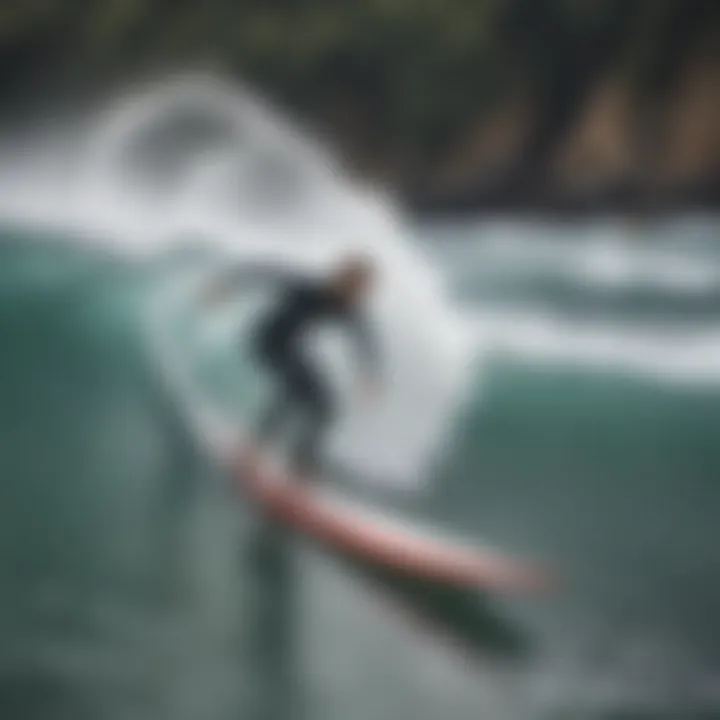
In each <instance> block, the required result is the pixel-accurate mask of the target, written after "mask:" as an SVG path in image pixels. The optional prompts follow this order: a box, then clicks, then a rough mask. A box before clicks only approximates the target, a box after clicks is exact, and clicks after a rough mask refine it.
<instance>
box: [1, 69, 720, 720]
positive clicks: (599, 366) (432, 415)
mask: <svg viewBox="0 0 720 720" xmlns="http://www.w3.org/2000/svg"><path fill="white" fill-rule="evenodd" d="M81 120H82V122H80V120H78V122H77V123H76V124H73V123H70V125H69V126H68V127H63V128H54V132H53V133H50V132H49V129H48V123H46V124H45V126H44V127H43V129H42V130H41V131H40V134H39V135H35V136H32V137H29V138H27V137H26V138H24V140H22V141H21V139H19V138H18V137H14V138H11V139H7V138H6V139H3V142H1V143H0V152H1V153H2V157H3V160H4V162H3V169H2V171H0V188H2V194H1V196H0V343H1V350H0V471H1V472H0V478H1V480H0V718H2V719H3V720H5V718H8V719H9V720H16V719H18V720H20V719H22V720H26V719H27V720H46V719H47V720H62V719H64V718H68V719H72V720H85V719H87V720H105V719H106V718H107V719H109V720H116V719H117V720H126V719H128V718H132V719H133V720H142V719H143V718H147V719H148V720H150V719H152V720H164V719H165V718H167V719H168V720H170V719H172V720H183V719H187V720H196V719H197V718H203V720H215V719H217V720H224V719H225V718H228V719H230V718H233V719H234V718H252V719H255V718H257V719H258V720H261V719H262V720H265V719H270V718H277V719H282V720H291V719H292V720H295V719H297V720H300V719H303V720H304V719H305V718H308V719H311V720H326V719H327V720H336V719H337V718H342V719H343V720H345V719H348V720H352V719H354V718H357V719H358V720H374V719H378V720H386V719H388V718H390V719H392V720H395V719H398V720H404V719H405V718H408V719H410V718H412V719H414V720H434V719H435V718H438V717H442V718H446V719H447V720H451V719H452V720H456V719H457V720H471V719H473V720H474V719H476V718H491V719H492V720H504V719H506V718H507V719H508V720H627V719H630V718H638V719H639V718H642V719H649V718H652V719H653V720H655V719H657V720H665V718H673V719H676V718H677V719H678V720H680V719H681V720H689V719H694V718H703V719H708V718H715V717H720V622H719V621H718V619H717V609H718V607H720V542H718V540H719V539H720V533H719V532H718V529H717V527H718V521H717V515H718V507H720V488H719V487H718V484H717V477H718V474H719V472H720V452H718V450H717V428H718V426H719V425H720V246H718V244H717V239H718V231H719V229H720V224H719V223H718V220H717V219H716V218H711V217H710V218H707V217H706V218H703V217H679V218H677V219H674V220H665V221H662V222H659V221H658V222H655V223H651V222H646V223H645V224H642V225H640V224H638V223H637V222H634V223H628V222H624V221H623V220H622V219H614V220H605V221H586V222H581V221H576V222H565V223H562V222H552V223H551V222H548V221H544V220H540V219H527V220H524V221H517V220H512V219H508V218H497V219H490V218H486V219H484V220H482V221H478V222H476V223H465V224H459V223H445V224H435V225H424V226H421V227H412V226H411V225H410V223H409V222H408V221H406V220H404V219H403V218H401V217H400V216H399V215H398V214H397V212H395V211H394V210H393V208H392V205H391V203H390V202H389V201H388V199H387V198H385V197H383V196H378V194H377V193H375V192H371V191H368V190H367V189H361V188H359V187H357V186H355V185H353V184H352V183H350V182H349V181H348V180H347V179H346V178H344V176H343V175H342V172H341V171H340V170H339V169H338V168H337V167H335V166H334V165H333V163H332V161H331V159H330V158H329V157H328V156H327V154H326V153H325V151H324V150H323V149H321V148H318V147H317V146H316V145H315V144H314V143H312V142H310V141H309V140H308V139H307V138H304V137H303V136H302V134H301V133H300V132H299V131H298V129H297V128H296V127H295V126H294V125H293V124H292V123H291V122H290V121H289V120H288V119H287V118H285V117H284V115H283V114H282V113H277V111H274V110H272V109H271V108H268V107H267V106H266V105H264V104H263V103H262V102H260V101H259V100H258V99H257V98H256V97H255V96H254V95H252V94H251V93H248V92H247V91H242V90H240V91H239V90H237V88H228V87H226V86H224V85H222V84H219V83H217V82H215V81H212V80H208V79H207V78H204V79H200V80H198V79H197V78H190V79H180V80H177V81H168V82H166V83H161V84H160V85H159V86H152V87H151V88H150V89H149V90H147V91H144V92H138V93H137V94H133V95H130V96H128V97H123V98H120V99H119V100H118V101H117V103H115V104H113V105H112V106H111V107H109V108H106V109H105V110H104V111H103V112H100V113H99V115H98V116H97V117H90V118H88V117H83V118H82V119H81ZM11 151H12V152H11ZM349 246H350V247H353V248H356V247H360V248H362V249H364V250H365V251H366V252H371V253H372V254H373V255H374V256H376V257H377V258H378V260H379V262H380V264H381V267H382V270H383V277H385V278H386V282H385V283H384V285H383V287H382V288H381V292H380V293H378V295H379V297H378V301H377V304H376V305H375V306H373V307H372V308H371V310H372V313H373V317H374V319H375V321H376V322H377V324H378V331H379V332H380V335H381V338H382V345H383V349H384V350H385V355H386V357H387V362H388V368H389V374H388V383H387V388H386V390H387V392H386V394H385V397H384V398H383V399H382V402H381V403H380V404H379V405H378V407H377V408H375V409H366V410H362V409H359V408H356V407H355V405H354V404H353V403H352V402H349V401H347V402H346V400H347V399H348V397H349V396H348V395H347V390H348V385H347V381H348V367H347V363H346V359H345V358H344V355H343V353H342V351H341V350H342V348H341V347H340V348H339V347H338V346H337V344H336V342H335V339H334V338H332V337H330V338H322V337H321V338H318V347H319V350H320V352H322V353H324V354H325V360H326V361H328V362H329V363H330V366H331V367H332V368H333V374H332V378H333V382H337V391H338V396H339V397H340V398H341V399H343V402H342V405H341V407H342V409H343V411H344V412H343V414H342V422H341V423H340V425H339V427H338V429H337V434H336V435H334V436H333V437H332V438H331V443H330V448H329V449H330V451H331V453H332V458H333V460H334V462H335V463H337V465H338V466H339V467H341V468H342V472H339V473H335V472H333V473H332V477H331V478H330V480H331V481H332V482H337V483H338V484H340V485H342V486H343V487H344V488H345V489H346V491H347V492H353V493H356V494H358V495H361V496H363V497H365V498H367V499H370V500H372V501H374V502H375V503H379V504H381V505H385V506H386V508H387V509H388V510H391V511H392V512H395V513H398V514H400V515H409V516H420V517H422V518H425V519H429V520H432V521H433V522H434V523H436V524H438V525H440V526H441V527H442V528H443V529H444V530H446V531H448V532H455V533H458V534H461V535H464V536H468V537H470V538H472V539H474V540H475V541H477V542H485V543H488V544H490V545H493V546H496V547H497V548H499V549H501V550H504V551H505V552H507V553H511V554H513V555H517V556H518V557H520V558H527V559H528V560H532V561H536V562H539V563H545V564H547V565H549V566H550V567H551V568H552V569H553V570H554V572H555V573H556V575H557V578H558V586H557V588H556V591H555V592H554V593H553V594H551V595H550V596H546V597H542V598H537V597H522V596H517V597H507V596H506V597H502V596H499V595H494V594H485V595H483V594H480V593H477V594H476V593H472V594H463V595H456V594H454V593H449V592H447V591H444V590H442V589H438V588H433V589H428V588H422V587H418V586H417V585H413V584H412V583H407V582H399V581H397V579H394V578H390V577H383V576H381V575H380V574H379V573H377V572H376V571H375V572H374V571H373V570H372V568H360V567H349V566H347V565H345V564H343V563H340V562H338V561H336V560H335V559H333V558H332V557H330V556H328V555H327V554H326V553H323V552H321V551H318V550H317V549H316V548H313V547H311V546H309V545H308V544H307V543H305V542H304V541H303V540H302V539H301V538H297V537H291V536H289V535H288V534H287V533H286V532H283V531H282V530H281V529H278V528H268V527H267V526H266V525H265V524H264V523H263V522H262V520H261V519H260V518H258V517H257V514H256V513H255V512H254V511H253V508H252V507H248V506H247V505H246V504H245V503H243V501H242V499H241V498H239V497H238V496H237V494H236V493H235V492H234V491H233V488H232V485H231V483H230V482H229V478H228V477H227V476H226V475H225V474H224V473H223V471H222V469H221V468H220V467H219V465H218V463H217V455H216V452H215V448H216V445H217V444H218V443H220V442H222V443H225V442H227V441H228V440H234V438H235V437H237V438H238V439H239V438H240V437H241V436H242V433H243V430H244V428H245V427H246V426H247V422H248V421H249V420H251V419H252V417H253V416H254V414H255V413H256V412H257V410H258V407H259V404H261V403H262V402H263V400H264V398H265V397H266V392H267V388H266V387H265V385H264V383H263V379H262V376H261V375H260V374H259V373H258V372H257V369H256V368H254V367H253V366H252V363H250V362H249V360H248V357H247V353H246V352H245V348H244V343H243V339H244V337H245V331H244V329H245V328H246V327H247V323H248V322H251V321H252V319H253V317H254V312H255V311H256V310H257V309H258V307H259V305H260V304H262V303H263V302H265V301H266V300H267V298H266V297H265V296H264V295H262V294H261V295H260V296H256V295H254V294H250V295H243V296H242V297H239V298H238V300H237V302H233V303H230V304H229V305H228V306H227V307H225V308H224V309H222V310H217V311H213V312H209V311H206V310H202V309H201V308H199V307H198V306H197V303H195V302H193V297H194V295H193V293H194V289H195V288H196V286H197V283H198V282H200V281H201V280H202V279H203V278H205V277H206V276H207V274H208V273H209V272H212V271H214V270H216V269H217V268H218V266H225V265H228V264H231V263H244V262H247V261H254V260H258V259H265V260H267V259H273V260H274V261H277V260H281V261H282V262H284V263H288V264H290V265H292V266H293V267H298V268H302V269H303V270H308V271H315V270H316V269H317V268H319V267H321V266H323V265H324V264H326V263H327V262H329V261H331V260H332V259H333V258H335V257H337V256H338V254H341V253H342V252H343V250H344V249H345V248H347V247H349Z"/></svg>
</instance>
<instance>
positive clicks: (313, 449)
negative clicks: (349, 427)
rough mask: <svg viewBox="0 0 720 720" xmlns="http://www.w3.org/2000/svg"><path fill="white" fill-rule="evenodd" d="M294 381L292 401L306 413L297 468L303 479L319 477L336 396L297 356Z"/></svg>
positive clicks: (297, 447)
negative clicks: (332, 396)
mask: <svg viewBox="0 0 720 720" xmlns="http://www.w3.org/2000/svg"><path fill="white" fill-rule="evenodd" d="M290 381H291V384H290V389H291V395H292V401H293V403H295V404H296V406H297V409H298V410H299V411H300V412H302V422H301V425H300V429H299V431H298V436H297V438H296V443H295V451H294V453H293V470H294V472H296V473H298V474H299V475H300V477H301V478H305V479H310V478H313V477H315V478H316V477H317V476H318V475H319V472H320V469H321V463H322V458H321V455H322V444H323V442H324V440H325V436H326V435H327V431H328V429H329V428H330V425H331V423H332V419H333V414H334V413H333V411H332V399H331V396H330V392H329V389H328V387H327V385H326V384H325V383H324V382H323V380H322V378H321V376H320V374H319V373H318V372H316V371H315V370H314V368H312V367H311V366H310V365H309V364H308V363H306V362H305V361H303V360H301V359H299V358H295V359H294V362H293V367H292V372H291V375H290Z"/></svg>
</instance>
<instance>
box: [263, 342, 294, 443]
mask: <svg viewBox="0 0 720 720" xmlns="http://www.w3.org/2000/svg"><path fill="white" fill-rule="evenodd" d="M258 358H259V360H260V363H261V366H262V367H263V369H264V370H265V371H266V372H267V374H268V375H269V376H270V379H271V380H272V383H273V385H274V386H275V387H274V388H273V395H272V397H271V399H270V401H269V403H268V405H267V406H266V408H265V409H264V411H263V412H262V414H261V415H260V417H259V419H258V422H257V425H256V428H255V436H256V439H257V441H258V442H259V443H260V444H261V445H269V444H270V443H272V442H273V441H275V440H279V439H280V437H281V433H282V431H283V430H284V429H285V426H286V424H287V422H288V418H289V416H290V415H291V413H292V410H293V402H292V397H291V392H290V388H289V384H288V377H289V376H290V375H291V367H290V364H289V363H288V362H287V358H285V357H284V356H283V355H282V354H280V353H277V352H275V353H273V352H270V351H267V350H263V351H261V352H259V353H258Z"/></svg>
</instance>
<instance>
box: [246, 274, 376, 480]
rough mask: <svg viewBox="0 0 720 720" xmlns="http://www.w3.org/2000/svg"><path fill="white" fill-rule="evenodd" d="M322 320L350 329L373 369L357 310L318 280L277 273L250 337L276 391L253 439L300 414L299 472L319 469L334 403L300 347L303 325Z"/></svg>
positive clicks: (271, 434) (372, 351) (268, 436)
mask: <svg viewBox="0 0 720 720" xmlns="http://www.w3.org/2000/svg"><path fill="white" fill-rule="evenodd" d="M328 322H330V323H341V324H342V325H344V326H345V327H347V328H348V329H350V330H351V331H352V332H353V334H354V336H355V338H356V340H357V349H358V351H359V354H360V360H361V362H362V365H363V369H364V371H365V372H366V373H368V374H372V375H374V374H375V373H376V371H377V369H378V363H377V353H376V346H375V343H374V342H373V338H372V336H371V333H370V332H369V328H368V326H367V324H366V322H365V320H364V318H363V316H362V315H361V313H360V312H359V311H358V310H357V309H356V308H354V307H352V306H350V305H348V304H346V303H344V302H343V301H342V299H341V298H340V297H339V296H338V295H336V294H335V293H333V292H332V291H331V290H330V289H329V288H328V287H327V286H325V285H323V284H322V283H321V282H317V281H313V280H310V279H306V278H298V277H297V276H287V275H285V276H282V292H281V297H280V298H279V300H278V301H277V302H276V303H275V304H274V305H273V307H272V309H271V310H270V312H269V313H267V315H266V316H265V317H264V318H263V319H262V320H261V321H260V322H259V323H258V325H257V328H256V332H255V337H254V338H253V346H254V351H255V355H256V357H257V359H258V360H259V362H260V363H261V365H262V366H263V367H264V368H265V369H267V370H268V371H269V372H270V373H271V374H272V375H273V379H274V380H275V381H276V383H277V385H278V395H277V397H276V398H275V399H274V401H273V402H272V403H271V404H270V406H269V407H268V409H267V411H266V413H265V414H264V416H263V417H262V418H261V420H260V424H259V427H258V435H259V439H260V440H261V441H264V442H267V441H271V440H274V439H276V438H277V435H278V433H279V431H281V430H282V429H284V426H285V424H286V423H287V422H289V421H291V420H293V419H295V417H296V416H300V418H301V422H300V427H299V430H298V437H297V440H296V443H295V447H294V452H293V462H294V469H295V471H296V472H298V473H299V474H301V475H303V476H305V477H309V476H311V475H313V474H315V473H316V472H317V471H318V469H319V464H320V448H321V444H322V441H323V439H324V436H325V434H326V432H327V430H328V428H329V426H330V423H331V422H332V420H333V419H334V417H335V409H334V403H333V399H332V397H331V393H330V390H329V387H328V385H327V383H326V382H325V380H324V378H323V375H322V373H321V372H319V371H318V369H317V368H316V367H315V366H314V365H313V363H312V362H311V361H310V360H309V359H308V358H307V357H306V356H305V354H304V353H303V350H302V340H303V338H304V337H305V335H306V332H307V331H308V330H310V329H312V328H313V327H315V326H316V325H318V324H322V323H328Z"/></svg>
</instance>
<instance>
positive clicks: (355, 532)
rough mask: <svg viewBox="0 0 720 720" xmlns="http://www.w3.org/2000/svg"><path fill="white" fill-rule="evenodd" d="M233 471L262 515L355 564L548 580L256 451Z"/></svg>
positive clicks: (497, 582)
mask: <svg viewBox="0 0 720 720" xmlns="http://www.w3.org/2000/svg"><path fill="white" fill-rule="evenodd" d="M233 475H234V478H235V480H236V482H237V484H238V487H239V488H240V489H241V490H242V491H244V492H245V493H246V494H247V496H248V497H249V498H250V499H251V500H252V501H253V502H254V503H255V504H256V505H257V506H258V507H260V508H261V509H263V511H264V512H265V513H266V514H267V515H268V516H270V517H271V518H273V519H274V520H276V521H278V522H281V523H283V524H284V525H286V526H289V527H291V528H294V529H295V530H297V531H298V532H301V533H303V534H304V535H306V536H308V537H310V538H311V539H313V540H315V541H317V542H318V543H319V544H321V545H322V546H324V547H325V548H327V549H328V550H329V551H331V552H333V553H335V554H337V555H340V556H342V557H344V558H347V559H350V560H354V561H356V562H358V563H361V564H362V565H365V566H370V567H372V566H374V567H376V568H378V569H380V570H383V569H384V570H387V571H389V572H392V573H395V574H398V575H400V576H404V577H408V578H415V579H417V580H418V581H421V582H427V583H434V584H439V585H444V586H452V587H458V588H476V589H478V590H483V589H484V590H493V591H498V592H541V591H547V590H548V589H550V588H551V586H552V584H553V582H552V578H551V576H550V573H549V572H547V571H546V570H543V569H541V568H539V567H536V566H535V565H533V564H531V563H525V562H521V561H519V560H515V559H512V558H509V557H506V556H504V555H502V554H501V553H498V552H496V551H494V550H492V549H490V548H484V547H478V546H477V545H473V544H470V543H464V542H461V541H459V540H456V539H452V538H447V537H444V536H442V535H440V534H439V533H437V532H436V531H434V530H433V529H431V528H426V527H424V526H422V525H420V524H418V523H415V522H410V521H405V522H403V521H402V520H400V519H398V518H394V517H389V516H387V515H383V514H382V513H381V512H378V511H375V510H374V509H372V508H369V507H367V506H365V505H361V504H358V503H354V502H351V501H348V500H346V499H343V498H342V497H341V496H338V495H333V494H332V493H331V492H329V491H328V490H327V489H325V488H323V489H319V488H317V487H313V486H309V485H303V484H301V483H299V482H293V479H292V478H290V477H287V476H284V475H283V474H282V473H281V472H279V471H277V470H273V469H272V468H271V467H270V466H269V464H268V463H267V458H264V457H263V455H262V454H261V453H257V452H250V451H245V452H241V453H239V454H238V455H237V457H236V459H235V461H234V463H233Z"/></svg>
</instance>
